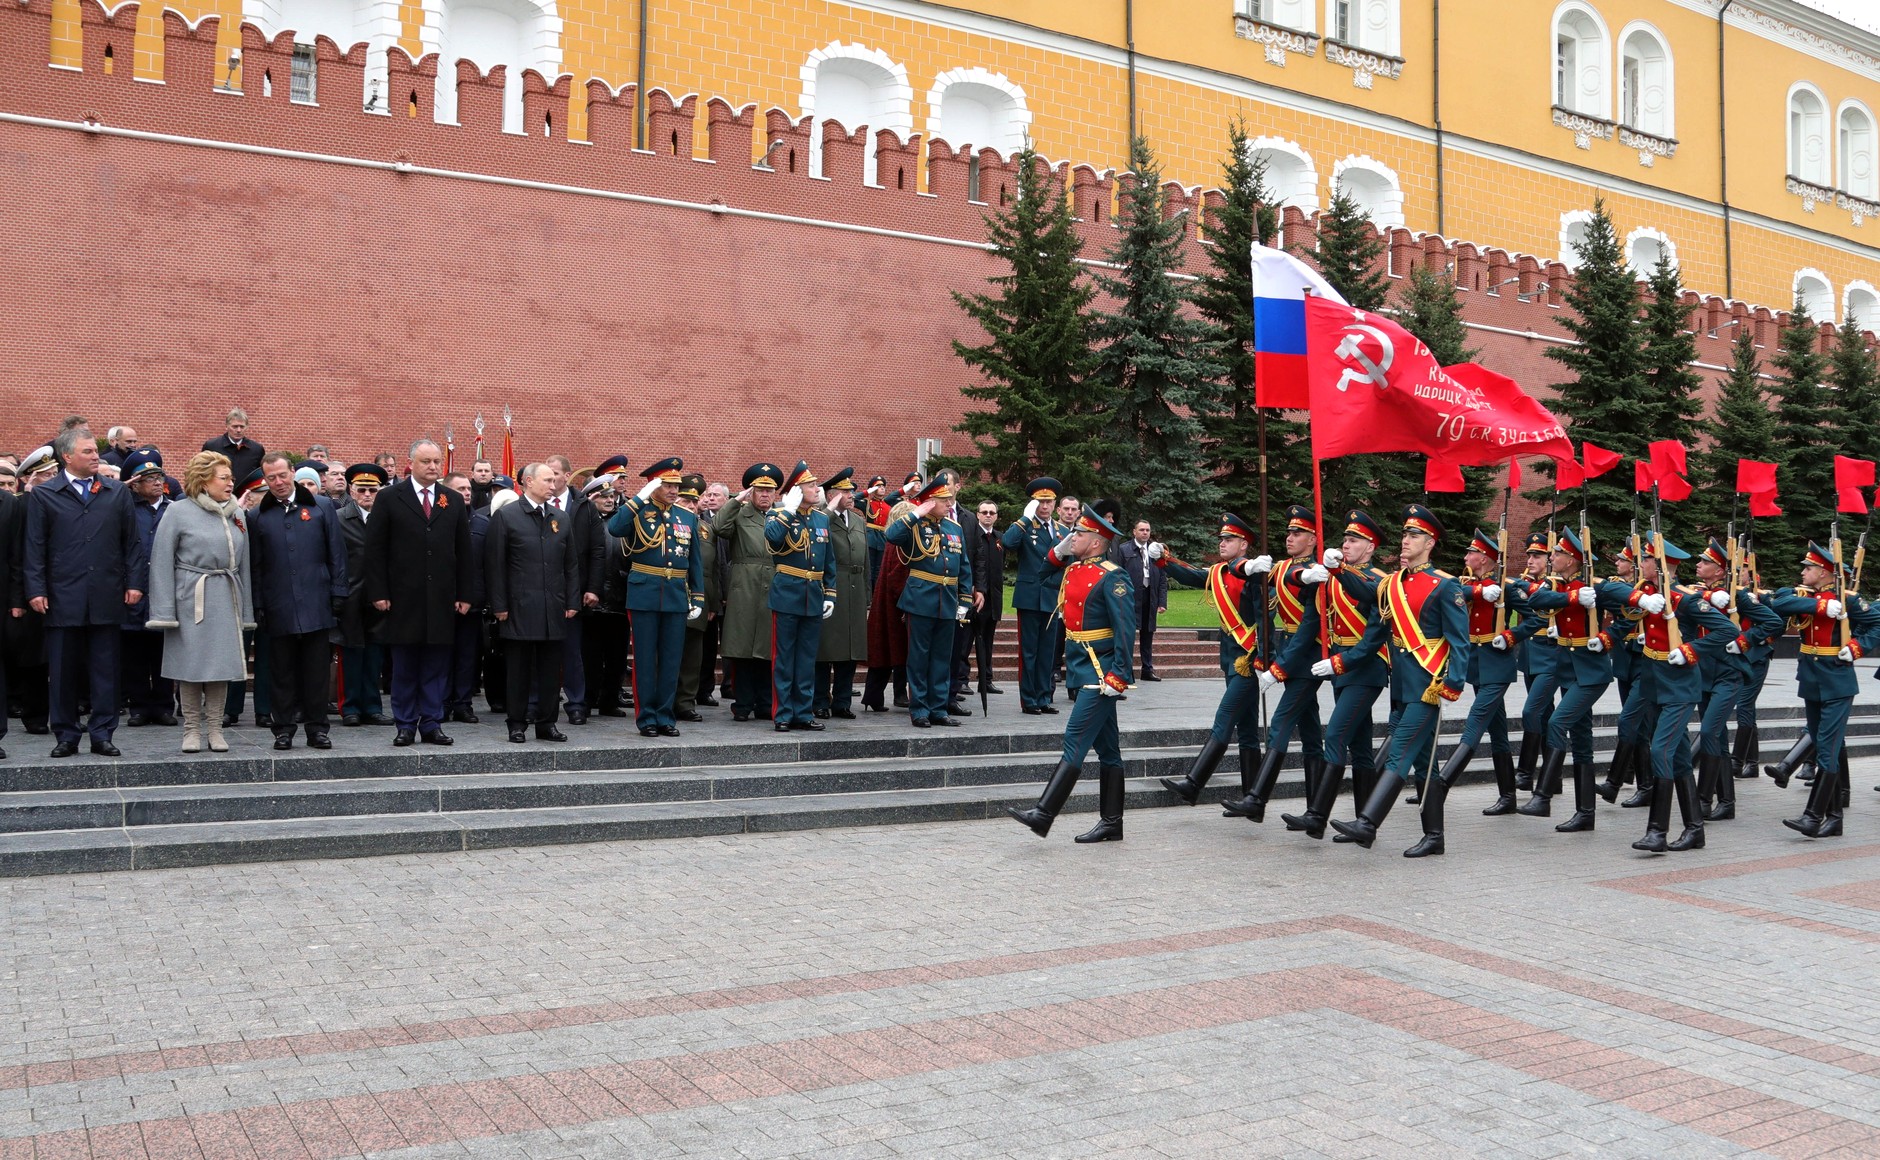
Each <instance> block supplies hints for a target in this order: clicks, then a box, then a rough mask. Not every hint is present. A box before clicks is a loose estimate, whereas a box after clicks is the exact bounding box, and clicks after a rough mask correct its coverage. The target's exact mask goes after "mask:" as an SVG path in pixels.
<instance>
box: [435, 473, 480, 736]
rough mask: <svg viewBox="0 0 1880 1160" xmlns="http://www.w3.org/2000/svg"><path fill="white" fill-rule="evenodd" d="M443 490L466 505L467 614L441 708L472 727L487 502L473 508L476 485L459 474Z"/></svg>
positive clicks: (460, 620)
mask: <svg viewBox="0 0 1880 1160" xmlns="http://www.w3.org/2000/svg"><path fill="white" fill-rule="evenodd" d="M444 486H445V487H448V488H450V489H451V490H452V491H454V492H456V493H457V494H458V495H460V496H462V497H463V498H464V502H465V503H467V504H469V505H470V573H469V578H470V611H469V612H466V613H464V614H463V615H461V616H459V617H458V618H457V636H456V639H455V641H454V642H453V643H452V645H451V661H450V696H449V697H448V698H446V699H445V708H446V710H447V712H448V713H449V715H450V719H451V720H452V721H461V722H463V723H464V724H465V725H475V724H476V723H477V722H478V721H479V720H480V718H479V717H478V716H477V712H476V709H475V707H473V706H472V705H471V704H470V699H471V698H472V697H473V696H475V695H476V691H477V684H478V681H479V679H480V678H481V677H482V675H483V674H482V672H481V669H482V667H483V666H482V663H481V662H482V660H483V613H484V610H485V609H486V608H488V607H489V597H488V595H487V593H486V590H485V586H484V579H483V576H484V569H483V545H484V543H485V542H486V540H487V538H488V536H489V531H490V509H489V505H488V503H487V502H486V503H485V504H484V505H483V506H482V507H478V506H477V503H476V481H475V480H473V479H471V478H470V477H469V476H467V475H465V474H464V473H463V472H461V471H453V472H451V473H450V474H449V475H446V476H445V477H444Z"/></svg>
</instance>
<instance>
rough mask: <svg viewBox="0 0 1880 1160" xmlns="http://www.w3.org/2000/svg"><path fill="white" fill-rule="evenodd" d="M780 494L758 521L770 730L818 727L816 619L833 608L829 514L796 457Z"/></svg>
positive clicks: (803, 464)
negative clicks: (766, 552) (764, 556)
mask: <svg viewBox="0 0 1880 1160" xmlns="http://www.w3.org/2000/svg"><path fill="white" fill-rule="evenodd" d="M783 488H784V492H783V498H782V499H780V500H778V501H777V503H776V504H775V505H774V506H772V507H771V509H770V514H769V516H768V517H767V518H766V519H765V521H764V539H765V540H766V541H767V542H768V543H769V545H770V555H771V565H772V567H774V568H775V569H776V575H775V576H773V577H772V578H771V581H770V622H771V639H772V640H773V641H774V642H775V646H774V653H775V655H773V656H772V657H771V658H770V665H771V684H772V687H773V688H774V689H775V690H776V699H777V708H776V728H777V732H779V733H782V732H785V731H786V730H790V729H809V730H820V729H822V727H823V723H822V722H821V721H818V720H816V718H815V716H814V711H815V705H816V651H817V648H818V647H819V646H820V645H821V643H822V622H823V621H824V620H826V619H828V618H829V617H830V616H832V615H834V614H835V610H836V558H835V553H834V551H833V549H832V548H831V547H830V544H829V516H828V513H826V512H824V511H823V510H822V507H821V505H822V487H821V485H820V484H818V483H817V482H816V477H815V476H814V475H812V474H810V470H809V464H808V463H806V462H804V461H802V460H798V461H797V464H796V469H795V470H794V471H792V472H790V474H789V475H787V476H785V477H784V480H783Z"/></svg>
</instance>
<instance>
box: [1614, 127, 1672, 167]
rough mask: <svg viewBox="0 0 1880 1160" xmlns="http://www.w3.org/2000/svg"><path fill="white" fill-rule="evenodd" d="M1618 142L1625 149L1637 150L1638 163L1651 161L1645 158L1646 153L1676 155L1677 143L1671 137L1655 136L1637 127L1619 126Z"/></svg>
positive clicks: (1654, 155) (1660, 155) (1662, 155)
mask: <svg viewBox="0 0 1880 1160" xmlns="http://www.w3.org/2000/svg"><path fill="white" fill-rule="evenodd" d="M1619 144H1621V145H1623V146H1625V147H1626V148H1627V149H1636V150H1638V151H1639V164H1640V165H1650V164H1651V162H1649V161H1647V160H1645V157H1646V155H1647V154H1650V155H1651V156H1653V157H1676V156H1677V155H1678V143H1677V142H1676V141H1675V140H1673V139H1672V138H1670V137H1657V136H1654V135H1652V134H1650V133H1641V132H1639V131H1638V130H1637V129H1628V128H1626V127H1625V126H1624V125H1621V126H1619Z"/></svg>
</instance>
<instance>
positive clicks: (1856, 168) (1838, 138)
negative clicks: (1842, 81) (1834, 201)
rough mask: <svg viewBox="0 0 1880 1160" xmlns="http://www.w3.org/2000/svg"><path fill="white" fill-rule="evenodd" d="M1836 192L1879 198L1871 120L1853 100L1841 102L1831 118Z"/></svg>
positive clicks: (1879, 183) (1860, 104) (1869, 114)
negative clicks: (1833, 137)
mask: <svg viewBox="0 0 1880 1160" xmlns="http://www.w3.org/2000/svg"><path fill="white" fill-rule="evenodd" d="M1834 120H1835V128H1836V132H1835V160H1836V162H1837V163H1838V166H1837V168H1836V170H1835V182H1836V188H1838V189H1840V190H1841V191H1842V192H1844V193H1851V194H1853V195H1854V196H1855V197H1861V198H1866V199H1867V200H1869V201H1872V200H1874V199H1876V198H1880V173H1876V171H1875V168H1874V117H1873V112H1872V111H1871V110H1870V109H1868V108H1867V106H1866V105H1864V104H1862V103H1861V102H1859V101H1855V100H1846V101H1842V102H1841V108H1840V111H1839V112H1837V113H1836V114H1835V118H1834Z"/></svg>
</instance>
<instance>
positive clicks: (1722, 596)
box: [1710, 588, 1730, 612]
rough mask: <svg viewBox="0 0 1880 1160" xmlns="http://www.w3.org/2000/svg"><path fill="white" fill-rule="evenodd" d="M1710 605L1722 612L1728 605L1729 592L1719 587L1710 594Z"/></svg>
mask: <svg viewBox="0 0 1880 1160" xmlns="http://www.w3.org/2000/svg"><path fill="white" fill-rule="evenodd" d="M1710 603H1711V607H1713V608H1715V609H1716V610H1717V611H1718V612H1723V611H1724V610H1726V609H1728V608H1729V607H1730V594H1729V593H1728V592H1725V591H1724V590H1723V589H1721V588H1719V589H1717V590H1716V591H1715V592H1712V593H1711V594H1710Z"/></svg>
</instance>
